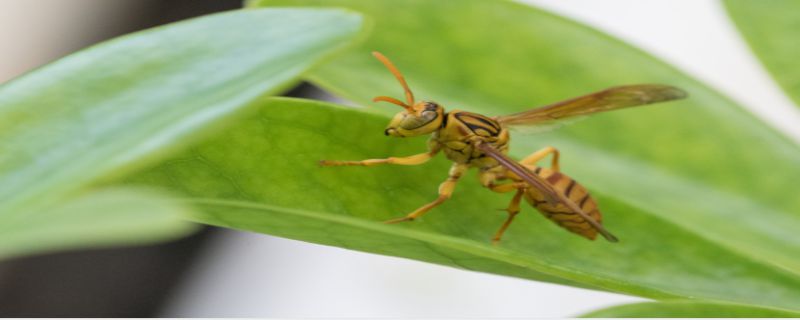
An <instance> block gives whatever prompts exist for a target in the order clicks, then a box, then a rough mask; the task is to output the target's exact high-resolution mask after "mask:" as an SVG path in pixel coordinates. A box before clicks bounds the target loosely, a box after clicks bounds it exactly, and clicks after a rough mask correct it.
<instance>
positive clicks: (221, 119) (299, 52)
mask: <svg viewBox="0 0 800 320" xmlns="http://www.w3.org/2000/svg"><path fill="white" fill-rule="evenodd" d="M361 22H362V18H361V16H360V15H358V14H355V13H352V12H349V11H346V10H339V9H266V10H240V11H233V12H227V13H222V14H216V15H210V16H205V17H201V18H197V19H192V20H188V21H184V22H179V23H175V24H171V25H167V26H164V27H159V28H154V29H150V30H146V31H143V32H138V33H134V34H130V35H126V36H123V37H120V38H117V39H114V40H111V41H108V42H105V43H102V44H100V45H97V46H94V47H91V48H89V49H86V50H83V51H81V52H78V53H76V54H73V55H70V56H68V57H66V58H63V59H61V60H59V61H57V62H55V63H52V64H50V65H48V66H46V67H44V68H41V69H39V70H37V71H35V72H32V73H30V74H28V75H25V76H23V77H21V78H19V79H16V80H13V81H11V82H9V83H6V84H4V85H3V86H2V87H0V228H4V227H5V226H17V225H19V226H22V225H24V226H26V228H29V229H30V230H28V231H25V232H27V233H26V234H33V233H35V232H37V231H36V230H34V229H35V228H36V227H37V226H40V227H42V228H47V229H48V230H52V229H53V227H52V226H48V225H45V224H43V223H44V222H46V221H48V217H49V216H55V215H59V216H60V215H63V217H62V218H64V219H66V217H67V216H72V215H73V213H74V212H76V210H75V209H74V208H73V207H69V204H64V203H63V202H64V201H73V202H74V201H79V202H78V204H75V205H78V206H79V207H80V208H81V209H86V210H89V209H92V208H96V209H97V210H103V212H94V211H92V212H85V216H82V218H81V217H78V216H75V219H76V220H75V222H76V223H77V222H78V221H81V220H80V219H84V218H86V219H88V218H90V217H91V216H93V215H99V214H101V213H102V214H108V215H113V216H107V217H105V216H104V219H108V220H107V222H103V224H111V223H112V220H114V219H119V221H129V218H130V214H131V212H130V211H131V210H132V209H133V208H121V210H109V206H108V205H107V204H106V203H105V200H104V199H107V198H106V196H105V195H99V196H97V197H86V198H81V199H80V200H69V199H70V198H71V197H75V196H78V195H79V194H80V192H82V191H84V190H86V189H87V188H89V187H90V186H92V185H94V184H98V183H102V182H104V181H111V179H112V178H114V177H119V176H122V175H123V174H125V173H126V172H130V171H131V170H132V169H134V168H138V167H141V166H143V165H145V164H148V163H152V162H153V161H155V160H157V159H159V158H163V156H164V155H166V154H169V153H174V152H175V151H176V149H177V148H179V147H181V146H183V145H186V144H188V143H189V142H191V141H192V140H193V139H195V138H196V137H197V136H201V135H207V134H209V132H212V131H214V129H217V128H218V127H220V126H221V125H222V124H224V123H225V122H226V121H228V120H229V119H230V118H232V117H233V116H234V115H236V114H237V113H239V112H240V111H242V110H245V109H246V108H247V107H248V106H250V105H252V103H253V102H254V101H256V100H257V99H259V98H261V97H264V96H266V95H269V94H273V93H277V92H280V91H281V90H283V89H285V88H287V87H288V86H290V85H292V84H294V83H296V82H297V81H298V80H297V77H298V76H299V75H300V74H301V73H303V72H304V71H305V70H307V69H308V68H309V67H311V66H312V65H314V64H316V63H318V61H320V60H321V59H326V58H327V57H329V56H330V55H331V54H332V53H333V52H334V51H337V50H339V49H341V48H343V47H344V46H346V45H348V43H349V40H351V39H352V38H353V37H354V36H356V35H357V33H358V32H359V29H360V26H361ZM136 197H142V196H141V195H137V196H136ZM94 200H96V201H100V203H92V202H91V201H94ZM143 201H144V198H143ZM149 201H153V203H152V204H147V205H146V206H149V207H153V208H154V209H153V211H152V212H149V213H148V212H143V213H142V214H143V215H142V219H143V220H142V221H141V223H142V224H146V223H152V224H153V225H154V224H155V222H156V221H158V220H159V219H160V220H162V221H163V222H164V223H166V224H165V225H164V227H163V228H161V229H159V228H155V227H154V228H153V231H152V234H148V233H147V232H143V233H142V234H141V238H142V239H147V238H151V237H154V236H157V235H158V234H160V233H163V230H167V229H175V230H183V229H184V227H183V226H182V225H181V226H178V225H173V226H169V225H167V224H170V223H172V222H170V221H176V219H175V217H174V216H164V217H162V218H157V219H156V218H154V217H153V215H155V214H156V213H162V214H171V213H173V212H175V211H180V210H176V209H175V208H172V207H162V206H160V205H159V203H161V202H162V199H160V198H154V199H150V200H149ZM65 206H66V207H65ZM141 208H142V209H143V210H145V209H147V207H141ZM147 210H150V209H147ZM59 219H60V218H59ZM148 219H149V220H148ZM59 223H60V224H59V225H62V226H65V225H66V221H64V223H61V222H59ZM103 224H97V225H96V226H98V227H101V226H102V225H103ZM94 225H95V224H90V225H87V227H88V226H94ZM53 226H55V225H53ZM9 228H10V227H9ZM139 230H141V229H139ZM96 231H97V232H95V233H94V235H95V236H92V239H93V240H92V241H96V242H97V243H96V244H98V245H100V244H102V243H106V242H108V243H117V242H120V239H122V237H119V238H117V237H116V236H115V235H114V234H112V233H108V232H102V231H101V230H96ZM70 232H72V231H69V230H66V229H65V230H63V232H61V233H59V232H54V233H52V237H45V238H43V239H42V241H41V242H42V244H45V243H46V244H50V245H52V246H56V247H57V246H58V242H59V239H61V237H60V236H59V234H70ZM15 236H16V235H15ZM104 236H105V237H104ZM88 238H89V237H88V236H87V238H86V239H88ZM133 238H134V237H127V236H126V237H125V239H130V240H131V241H133ZM103 239H106V240H103ZM65 240H67V241H72V240H70V239H65ZM73 240H74V241H75V242H80V243H84V244H88V243H89V241H88V240H84V239H73ZM20 243H21V242H20ZM27 246H28V245H23V244H20V247H19V248H16V249H15V248H12V247H11V246H10V245H8V246H6V247H4V252H12V251H13V252H17V251H20V250H23V249H24V248H27ZM42 246H43V245H42ZM35 249H36V250H39V249H42V248H39V247H36V248H35Z"/></svg>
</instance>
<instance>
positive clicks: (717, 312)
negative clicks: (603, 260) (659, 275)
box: [582, 301, 800, 318]
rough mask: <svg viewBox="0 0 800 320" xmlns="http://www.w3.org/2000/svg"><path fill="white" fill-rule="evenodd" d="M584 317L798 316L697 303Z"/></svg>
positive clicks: (640, 306) (650, 304) (668, 303)
mask: <svg viewBox="0 0 800 320" xmlns="http://www.w3.org/2000/svg"><path fill="white" fill-rule="evenodd" d="M582 317H584V318H797V317H800V313H795V312H789V311H783V310H776V309H767V308H758V307H750V306H742V305H735V304H727V303H714V302H698V301H666V302H642V303H634V304H626V305H621V306H615V307H610V308H607V309H603V310H598V311H594V312H591V313H588V314H585V315H583V316H582Z"/></svg>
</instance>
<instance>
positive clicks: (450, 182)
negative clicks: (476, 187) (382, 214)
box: [384, 163, 469, 223]
mask: <svg viewBox="0 0 800 320" xmlns="http://www.w3.org/2000/svg"><path fill="white" fill-rule="evenodd" d="M468 168H469V166H467V165H465V164H457V163H456V164H453V166H452V167H450V174H449V176H448V177H447V180H445V181H444V182H442V184H440V185H439V197H438V198H436V200H433V201H432V202H431V203H428V204H426V205H424V206H422V207H420V208H419V209H417V210H414V212H411V213H409V214H407V215H406V216H405V217H402V218H397V219H391V220H387V221H384V223H398V222H403V221H411V220H414V219H416V218H419V217H420V216H422V215H423V214H425V213H426V212H428V211H429V210H431V209H433V208H434V207H436V206H438V205H440V204H442V202H445V201H446V200H447V199H449V198H450V195H452V194H453V190H455V188H456V183H457V182H458V179H459V178H461V175H462V174H463V173H464V171H466V170H467V169H468Z"/></svg>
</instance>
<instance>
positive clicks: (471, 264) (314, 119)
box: [134, 99, 800, 308]
mask: <svg viewBox="0 0 800 320" xmlns="http://www.w3.org/2000/svg"><path fill="white" fill-rule="evenodd" d="M386 123H388V117H385V116H382V115H375V114H369V113H363V112H361V111H357V110H353V109H350V108H342V107H337V106H335V105H330V104H323V103H319V102H312V101H302V100H289V99H271V100H270V101H269V102H268V103H267V104H266V105H264V107H263V108H262V109H261V111H260V113H259V114H258V115H255V116H253V117H252V118H250V119H248V120H246V121H242V122H240V123H239V124H238V125H237V126H236V127H235V128H233V129H231V130H229V131H227V132H226V133H225V134H224V135H219V136H215V137H213V138H212V139H209V140H208V141H205V142H203V143H201V144H200V145H198V146H196V147H193V148H192V150H191V151H190V152H187V153H186V154H184V155H181V156H177V157H174V158H172V159H171V160H170V161H167V162H165V163H163V164H161V165H159V166H157V167H156V168H154V169H151V170H148V171H147V172H145V173H142V174H141V175H138V176H137V177H136V178H135V179H134V182H136V183H145V184H150V185H157V186H161V187H166V188H169V189H171V190H179V191H181V192H183V193H185V194H188V195H190V196H191V197H192V199H190V201H189V202H190V203H192V204H193V205H195V206H197V207H199V208H202V209H203V210H202V211H203V212H204V213H203V214H202V215H199V216H198V217H197V221H199V222H204V223H209V224H213V225H219V226H225V227H230V228H237V229H244V230H252V231H257V232H262V233H268V234H273V235H278V236H282V237H287V238H292V239H298V240H304V241H310V242H315V243H322V244H328V245H335V246H339V247H344V248H349V249H354V250H363V251H367V252H374V253H380V254H387V255H394V256H401V257H407V258H412V259H418V260H422V261H428V262H433V263H438V264H443V265H448V266H453V267H458V268H464V269H469V270H478V271H484V272H492V273H498V274H504V275H510V276H516V277H522V278H527V279H535V280H543V281H550V282H556V283H562V284H568V285H577V286H582V287H589V288H595V289H604V290H609V291H615V292H624V293H630V294H635V295H642V296H648V297H654V298H669V297H689V296H692V297H705V298H714V299H718V300H729V301H739V302H742V303H750V304H763V305H772V306H779V307H784V308H792V307H796V306H797V304H796V302H797V301H800V300H799V299H800V290H798V288H800V281H799V280H798V279H797V277H796V276H795V275H793V274H791V273H788V272H783V271H781V270H780V269H776V268H775V267H774V266H773V265H771V264H769V263H764V262H762V261H759V260H756V259H753V258H751V257H748V256H745V255H743V254H741V253H740V252H736V251H733V250H730V249H728V248H726V247H724V246H722V245H720V244H719V243H717V242H713V241H709V240H708V239H706V238H704V237H703V236H702V235H700V234H697V233H695V232H693V231H692V230H689V229H686V228H681V227H680V226H677V225H675V224H672V223H670V222H667V221H666V220H664V219H661V218H659V217H657V216H654V215H652V214H648V212H646V211H645V212H643V211H642V210H641V209H637V208H635V207H632V206H630V205H628V204H626V203H624V202H622V201H621V200H620V199H619V198H618V197H616V196H615V195H613V194H606V193H599V192H598V193H597V194H598V195H599V199H598V200H599V202H600V203H601V204H602V206H603V208H604V210H606V211H607V213H608V214H609V215H608V221H610V223H609V224H608V225H609V226H612V227H613V229H612V230H613V231H615V232H617V233H618V235H619V236H620V238H621V239H622V242H620V243H618V244H612V243H608V242H605V241H602V240H600V241H596V242H590V241H587V240H585V239H583V238H579V237H577V236H574V235H572V234H569V233H568V232H566V231H564V230H563V229H560V228H559V227H557V226H555V225H554V224H553V223H551V222H549V221H547V220H546V219H545V218H543V217H542V216H541V215H540V214H538V213H536V212H535V211H534V210H533V209H531V208H529V207H526V208H524V209H523V214H522V215H520V216H519V217H518V218H517V219H518V220H517V221H515V222H514V224H513V225H512V226H511V228H510V230H509V231H508V234H507V236H506V238H505V239H504V240H503V242H502V243H501V244H500V245H499V246H492V245H491V244H490V242H489V239H490V237H491V235H492V233H493V232H494V231H495V230H496V229H497V228H498V227H499V226H500V224H501V223H502V222H503V220H504V219H505V215H504V213H503V212H500V211H497V210H496V209H498V208H503V207H505V206H506V205H507V203H508V201H509V200H510V195H500V194H496V193H492V192H490V191H488V190H486V189H484V188H482V187H480V185H479V184H478V181H477V179H476V177H475V176H474V175H467V176H465V177H464V178H463V181H462V182H460V183H459V185H458V187H457V188H456V193H455V195H454V197H453V198H452V199H451V200H450V201H448V202H446V203H444V204H443V205H442V206H440V207H437V208H436V209H435V210H433V211H432V212H430V213H429V214H428V215H426V216H425V217H423V218H422V219H420V220H419V221H415V222H413V223H406V224H402V225H386V224H383V223H381V221H384V220H386V219H389V218H396V217H399V216H401V215H403V214H405V213H408V212H410V211H411V210H413V209H415V208H417V207H419V206H420V205H422V204H424V203H427V202H429V201H431V200H433V199H434V198H435V197H436V187H437V184H438V183H439V182H441V181H443V180H444V179H445V178H446V177H447V168H448V167H449V165H450V163H449V162H448V161H447V160H446V159H444V158H443V157H438V158H436V159H434V160H432V161H431V162H430V163H428V164H425V165H422V166H412V167H409V166H384V167H380V166H379V167H369V168H366V167H336V168H323V167H319V166H318V164H317V162H318V160H320V159H365V158H374V157H383V156H389V155H410V154H415V153H420V152H423V151H424V150H425V147H424V145H425V140H424V139H419V138H412V139H391V138H387V137H385V136H384V135H383V134H382V132H383V128H384V126H385V125H386ZM578 150H580V149H578ZM568 155H571V153H570V154H565V157H568ZM601 155H603V156H604V157H610V156H609V155H605V154H602V153H601ZM600 160H601V161H599V162H598V163H597V168H599V169H598V170H601V171H605V170H609V169H613V170H615V171H617V172H620V173H625V172H627V173H625V175H626V176H623V177H622V178H620V179H623V180H624V179H627V178H628V177H632V176H634V175H636V174H649V173H650V172H649V171H647V170H653V169H650V168H647V167H644V168H642V167H641V164H638V165H639V167H636V166H632V167H631V166H626V165H627V164H628V163H617V162H614V161H610V160H609V159H600ZM612 160H613V159H612ZM609 162H611V163H609ZM574 166H575V164H574V163H570V165H569V167H574ZM616 166H624V167H625V168H627V171H620V170H619V169H618V168H617V167H616ZM650 179H653V182H654V183H663V184H665V186H664V187H665V188H670V187H675V181H673V180H671V179H674V178H673V177H671V176H669V175H666V176H665V175H661V176H653V177H651V178H650ZM695 191H697V192H707V191H706V190H705V189H698V190H695ZM680 205H683V204H682V203H677V204H674V206H676V207H677V208H680V207H679V206H680Z"/></svg>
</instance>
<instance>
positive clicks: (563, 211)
mask: <svg viewBox="0 0 800 320" xmlns="http://www.w3.org/2000/svg"><path fill="white" fill-rule="evenodd" d="M527 167H528V168H529V169H531V170H532V171H533V172H534V173H536V174H537V175H539V176H540V177H542V178H544V179H545V180H547V182H549V183H550V184H552V185H553V186H555V189H556V190H558V191H559V192H561V193H562V194H563V195H565V196H566V197H567V198H569V199H570V200H572V201H573V202H575V204H576V205H578V207H579V208H581V210H583V212H585V213H586V214H588V215H589V216H590V217H592V218H594V220H595V221H597V222H598V223H600V224H602V214H601V213H600V210H598V208H597V203H596V202H595V201H594V199H592V197H591V196H590V195H589V191H587V190H586V188H584V187H583V186H582V185H580V184H579V183H578V182H576V181H575V180H574V179H572V178H570V177H568V176H566V175H564V174H562V173H560V172H556V171H553V170H550V169H546V168H542V167H537V166H527ZM525 200H527V201H528V203H530V204H531V205H532V206H533V207H534V208H536V209H537V210H539V212H541V213H542V214H543V215H544V216H545V217H547V218H548V219H550V220H552V221H553V222H555V223H556V224H558V225H559V226H561V227H563V228H565V229H567V230H569V231H571V232H574V233H577V234H579V235H581V236H583V237H586V238H589V239H591V240H594V239H595V238H596V237H597V230H595V229H594V228H593V227H592V226H591V225H590V224H589V223H588V222H587V221H586V220H585V219H584V218H583V217H581V216H580V215H578V214H577V213H576V212H574V211H572V210H570V209H569V208H568V207H567V206H565V205H564V204H561V203H559V204H557V205H555V206H553V205H551V204H549V203H548V202H547V201H545V199H544V196H543V195H542V194H541V193H540V192H538V190H536V189H534V188H529V189H528V192H526V193H525Z"/></svg>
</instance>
